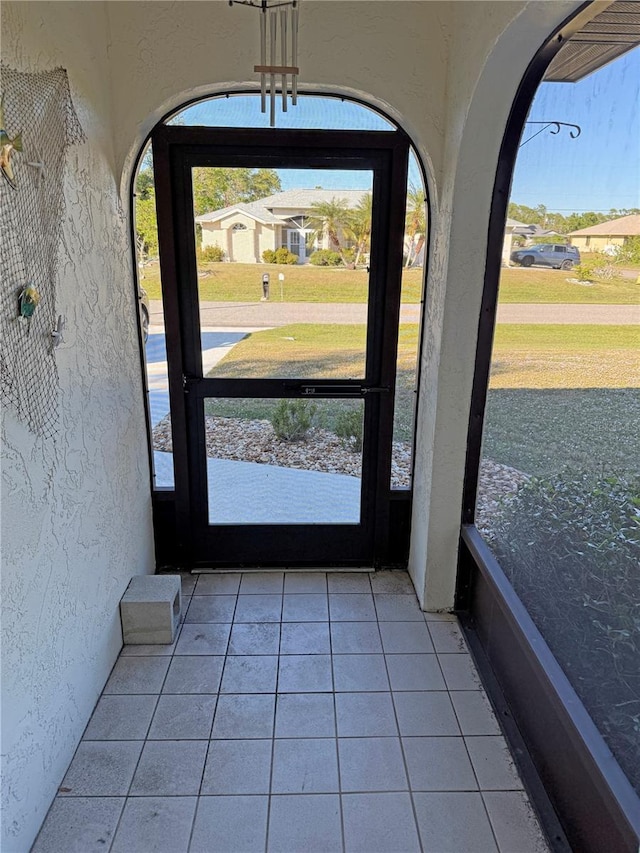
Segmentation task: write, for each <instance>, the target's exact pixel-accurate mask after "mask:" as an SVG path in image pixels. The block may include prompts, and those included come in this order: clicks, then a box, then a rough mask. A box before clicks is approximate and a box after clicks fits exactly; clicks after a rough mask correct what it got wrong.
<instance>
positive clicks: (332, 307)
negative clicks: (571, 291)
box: [151, 287, 640, 328]
mask: <svg viewBox="0 0 640 853" xmlns="http://www.w3.org/2000/svg"><path fill="white" fill-rule="evenodd" d="M366 308H367V306H366V305H364V304H362V303H358V302H356V303H353V302H339V303H335V302H334V303H321V302H277V301H272V302H202V303H201V311H200V318H201V320H200V321H201V324H202V325H203V326H210V327H215V328H227V327H234V328H245V327H249V326H251V327H253V328H260V327H264V328H268V327H273V326H285V325H289V324H290V323H338V324H352V323H364V322H366ZM419 317H420V305H416V304H413V305H403V306H402V310H401V314H400V322H401V323H416V322H418V320H419ZM151 323H152V324H153V325H158V326H162V324H163V318H162V306H161V303H160V302H159V301H152V302H151ZM498 323H560V324H565V323H580V324H583V323H584V324H591V323H593V324H597V325H612V324H615V325H618V324H619V325H634V324H640V287H639V288H638V304H637V305H585V304H578V305H566V304H559V305H556V304H539V303H538V304H517V303H516V304H508V305H500V306H499V307H498Z"/></svg>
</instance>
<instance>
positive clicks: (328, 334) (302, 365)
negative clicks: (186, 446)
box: [207, 323, 418, 441]
mask: <svg viewBox="0 0 640 853" xmlns="http://www.w3.org/2000/svg"><path fill="white" fill-rule="evenodd" d="M364 347H365V327H364V326H362V325H353V326H346V325H328V324H294V325H289V326H281V327H279V328H277V329H267V330H266V331H263V332H254V333H253V334H251V335H248V336H247V337H246V338H245V339H244V340H243V341H240V343H239V344H237V345H236V346H235V347H234V348H233V349H232V350H231V352H230V353H229V354H228V355H227V356H226V357H225V358H224V359H223V360H222V361H221V362H219V364H217V365H216V366H215V367H214V368H213V369H212V370H211V371H210V372H209V374H208V375H209V376H213V377H216V378H222V379H229V378H239V377H244V378H283V379H287V378H311V377H314V378H316V379H318V378H321V379H362V378H363V377H364ZM417 349H418V325H417V324H415V323H414V324H402V325H401V326H400V335H399V341H398V373H397V379H396V383H397V392H396V406H395V432H394V439H395V440H399V441H410V440H411V437H412V431H413V403H414V388H415V368H416V354H417ZM318 403H319V406H318V421H319V424H320V425H321V426H324V427H327V428H328V429H331V428H332V427H333V425H334V424H335V419H336V418H337V416H338V414H339V413H340V412H342V411H344V410H346V409H353V408H354V407H357V406H359V405H361V403H360V402H359V401H358V400H327V399H325V400H322V401H318ZM207 405H208V410H207V411H208V413H209V414H214V413H215V414H216V415H219V416H227V417H244V418H268V417H269V416H270V414H271V412H272V411H273V409H274V407H275V405H276V402H274V401H273V400H238V399H227V400H216V401H215V402H213V401H212V402H211V403H208V404H207Z"/></svg>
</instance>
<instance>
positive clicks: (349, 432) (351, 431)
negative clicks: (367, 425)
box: [335, 409, 362, 453]
mask: <svg viewBox="0 0 640 853" xmlns="http://www.w3.org/2000/svg"><path fill="white" fill-rule="evenodd" d="M335 433H336V435H337V436H338V438H340V439H341V440H342V444H343V446H344V447H346V448H347V449H348V450H351V451H353V452H354V453H359V452H360V451H361V450H362V414H361V413H360V412H359V411H355V410H353V409H351V410H350V411H346V412H340V414H339V415H338V417H337V418H336V425H335Z"/></svg>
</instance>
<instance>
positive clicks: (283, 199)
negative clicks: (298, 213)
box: [258, 189, 368, 209]
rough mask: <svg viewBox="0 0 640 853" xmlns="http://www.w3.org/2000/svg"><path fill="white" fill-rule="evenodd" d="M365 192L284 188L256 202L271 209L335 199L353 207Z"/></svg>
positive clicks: (308, 204)
mask: <svg viewBox="0 0 640 853" xmlns="http://www.w3.org/2000/svg"><path fill="white" fill-rule="evenodd" d="M367 192H368V190H324V189H296V190H285V191H284V192H281V193H275V194H274V195H270V196H267V197H266V198H261V199H260V201H259V202H258V203H259V204H263V205H264V206H265V207H268V208H271V209H273V208H274V207H300V208H308V207H311V206H312V205H314V204H322V203H323V202H330V201H333V200H334V199H336V201H337V200H344V201H346V202H347V204H348V205H349V207H355V206H356V205H357V204H358V202H359V201H360V199H361V198H362V197H363V196H364V195H366V194H367Z"/></svg>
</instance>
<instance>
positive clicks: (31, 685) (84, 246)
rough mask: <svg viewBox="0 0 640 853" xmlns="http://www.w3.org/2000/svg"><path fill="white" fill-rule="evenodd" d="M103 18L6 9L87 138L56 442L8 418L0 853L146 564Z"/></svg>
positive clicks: (24, 60)
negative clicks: (65, 94) (57, 71)
mask: <svg viewBox="0 0 640 853" xmlns="http://www.w3.org/2000/svg"><path fill="white" fill-rule="evenodd" d="M106 27H107V21H106V14H105V9H104V7H103V5H102V4H100V3H87V4H84V3H75V4H70V6H67V5H66V4H57V3H51V4H46V3H17V4H12V3H4V4H3V8H2V55H3V59H4V60H5V61H6V63H7V64H8V65H9V66H11V67H15V68H19V69H20V70H23V71H36V70H40V69H49V68H53V67H55V66H58V65H62V66H63V67H65V68H66V69H67V70H68V74H69V79H70V84H71V93H72V98H73V101H74V105H75V107H76V110H77V113H78V116H79V119H80V122H81V124H82V126H83V128H84V131H85V133H86V135H87V142H86V143H84V144H83V145H80V146H76V147H74V148H71V149H69V154H68V161H67V181H66V186H65V195H66V201H67V205H66V214H65V220H64V226H63V245H62V246H61V252H60V265H59V272H58V282H57V298H56V303H57V304H56V308H57V312H59V313H62V314H64V315H66V318H67V327H66V331H65V344H64V345H63V346H61V347H60V348H59V349H58V351H57V353H56V362H57V366H58V373H59V400H60V412H61V417H60V432H59V435H58V437H57V438H56V439H55V440H51V441H44V440H41V439H38V438H37V437H35V436H34V435H32V434H31V433H29V432H28V431H27V430H26V429H25V428H24V427H23V426H22V425H21V424H20V423H18V422H17V421H16V420H15V418H14V417H13V415H12V414H11V413H7V412H4V411H3V435H2V442H3V449H2V453H3V460H2V647H1V655H2V840H1V841H0V848H1V849H2V851H3V853H23V851H27V850H28V849H29V847H30V844H31V842H32V840H33V838H34V836H35V834H36V832H37V831H38V828H39V826H40V823H41V822H42V820H43V818H44V816H45V814H46V811H47V808H48V806H49V803H50V801H51V799H52V798H53V796H54V794H55V791H56V788H57V786H58V785H59V784H60V781H61V779H62V775H63V774H64V772H65V770H66V767H67V765H68V763H69V761H70V760H71V757H72V755H73V751H74V749H75V746H76V744H77V742H78V740H79V739H80V736H81V734H82V731H83V729H84V726H85V725H86V722H87V720H88V718H89V715H90V714H91V711H92V709H93V706H94V704H95V701H96V699H97V697H98V695H99V692H100V690H101V689H102V687H103V686H104V682H105V680H106V678H107V677H108V674H109V671H110V669H111V667H112V665H113V663H114V660H115V658H116V655H117V653H118V651H119V649H120V646H121V642H122V641H121V632H120V622H119V616H118V602H119V599H120V597H121V596H122V593H123V592H124V590H125V588H126V585H127V583H128V581H129V579H130V578H131V576H132V575H133V574H139V573H143V572H148V571H151V570H152V568H153V544H152V528H151V507H150V494H149V470H148V462H147V449H146V433H145V425H144V415H143V394H142V380H141V375H140V361H139V351H138V342H137V329H136V304H135V298H134V293H133V285H132V275H131V268H130V266H131V264H130V259H129V258H130V255H129V249H128V235H127V231H126V227H125V219H124V216H123V214H122V211H121V209H120V202H119V195H118V185H117V182H116V177H115V174H114V171H113V145H112V139H113V134H114V130H113V127H112V122H111V96H110V91H109V85H108V69H107V55H106V37H105V32H106ZM3 284H8V283H3Z"/></svg>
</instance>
